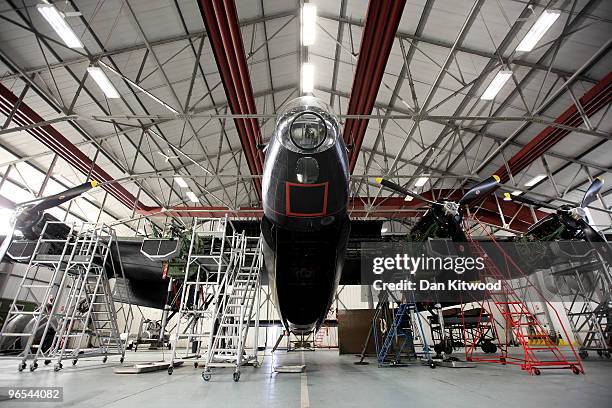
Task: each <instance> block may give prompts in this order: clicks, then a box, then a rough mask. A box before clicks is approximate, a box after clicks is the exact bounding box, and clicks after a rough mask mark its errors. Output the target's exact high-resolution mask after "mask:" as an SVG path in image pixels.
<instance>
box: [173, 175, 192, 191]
mask: <svg viewBox="0 0 612 408" xmlns="http://www.w3.org/2000/svg"><path fill="white" fill-rule="evenodd" d="M174 181H176V184H178V185H179V186H180V187H181V188H187V187H189V186H188V185H187V182H186V181H185V179H184V178H182V177H179V176H176V177H174Z"/></svg>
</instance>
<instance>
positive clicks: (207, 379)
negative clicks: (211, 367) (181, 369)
mask: <svg viewBox="0 0 612 408" xmlns="http://www.w3.org/2000/svg"><path fill="white" fill-rule="evenodd" d="M211 377H212V375H211V374H210V373H207V372H203V373H202V379H204V381H206V382H208V381H210V378H211Z"/></svg>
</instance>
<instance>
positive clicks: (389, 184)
mask: <svg viewBox="0 0 612 408" xmlns="http://www.w3.org/2000/svg"><path fill="white" fill-rule="evenodd" d="M376 182H377V183H378V184H380V185H382V186H385V187H387V188H388V189H389V190H393V191H395V192H397V193H400V194H402V195H404V196H410V197H412V198H416V199H417V200H420V201H423V202H425V203H429V204H431V205H435V204H438V203H436V202H435V201H431V200H429V199H427V198H425V197H423V196H422V195H420V194H417V193H415V192H413V191H410V190H408V189H406V188H404V187H402V186H400V185H399V184H396V183H394V182H392V181H391V180H386V179H383V178H377V179H376Z"/></svg>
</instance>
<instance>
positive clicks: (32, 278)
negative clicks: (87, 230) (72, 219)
mask: <svg viewBox="0 0 612 408" xmlns="http://www.w3.org/2000/svg"><path fill="white" fill-rule="evenodd" d="M49 224H51V223H47V224H45V226H44V227H43V230H42V232H41V234H40V237H39V239H38V241H37V242H36V247H35V249H34V252H33V255H32V257H31V258H30V261H29V263H28V266H27V268H26V271H25V273H24V274H23V277H22V278H21V281H20V282H19V285H18V286H17V292H16V294H15V298H14V299H13V302H12V303H11V306H10V307H9V311H8V313H7V316H6V319H5V320H4V324H3V327H2V331H0V336H2V337H12V338H15V341H17V340H21V341H22V342H23V341H24V340H25V341H26V343H25V344H23V345H22V346H23V351H22V352H21V353H20V354H19V357H20V360H21V361H20V362H19V365H18V369H19V371H23V370H24V369H25V368H26V366H27V365H26V362H27V361H28V359H31V358H34V356H35V355H36V354H37V350H38V349H44V350H46V349H47V347H48V345H47V339H48V338H49V337H48V336H47V333H48V332H49V334H52V333H54V332H55V326H56V321H55V319H53V317H52V316H53V314H54V312H55V310H56V309H57V305H58V303H59V299H60V298H61V294H62V290H63V289H64V283H65V280H66V275H65V274H63V273H61V272H62V270H61V268H62V260H64V259H65V258H67V257H68V258H71V257H72V256H73V254H72V251H73V248H71V246H70V239H50V238H43V237H44V236H45V235H46V231H47V228H48V227H49ZM75 230H76V225H75V224H74V223H73V224H71V225H70V231H69V233H68V237H70V236H72V235H73V234H74V233H75ZM41 268H48V269H49V270H50V272H51V273H50V276H49V279H48V280H47V283H46V284H37V283H35V282H37V280H38V279H37V278H38V274H39V272H40V269H41ZM28 296H31V297H32V298H33V299H34V300H35V301H36V303H38V306H37V307H36V308H35V309H34V310H33V311H23V310H20V309H19V308H18V307H17V302H18V300H19V299H26V298H27V297H28ZM27 316H31V321H30V323H29V324H28V326H29V328H27V326H26V331H25V332H18V333H17V332H15V333H14V332H9V331H8V330H7V329H8V323H9V322H10V321H12V319H17V318H27ZM50 329H51V331H49V330H50ZM35 341H36V344H35ZM37 366H38V365H37V364H33V365H31V366H30V369H31V370H32V371H33V370H35V369H36V368H37Z"/></svg>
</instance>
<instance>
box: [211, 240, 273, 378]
mask: <svg viewBox="0 0 612 408" xmlns="http://www.w3.org/2000/svg"><path fill="white" fill-rule="evenodd" d="M237 242H238V248H239V250H238V251H237V257H236V258H234V259H235V264H234V266H235V267H234V268H231V270H230V271H228V273H227V274H226V275H225V276H224V277H223V282H222V284H221V287H220V293H219V296H218V298H217V300H218V301H217V303H216V304H215V307H214V314H213V319H212V321H213V325H214V326H213V328H214V329H213V330H212V331H211V333H210V338H209V342H208V349H207V352H206V364H205V366H204V371H203V372H202V378H203V379H204V380H205V381H209V380H210V379H211V377H212V368H215V367H231V368H233V369H234V370H233V379H234V381H239V380H240V369H241V367H242V366H244V365H247V364H251V365H253V366H254V367H258V366H259V361H258V359H257V357H258V356H257V352H258V348H257V344H258V341H257V340H258V331H259V296H260V284H261V282H260V272H261V268H262V265H263V254H262V239H261V237H248V236H245V235H244V234H239V235H238V239H237ZM251 322H253V326H254V336H253V346H252V353H251V354H248V353H247V345H246V341H247V336H248V333H249V328H250V327H251Z"/></svg>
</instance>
